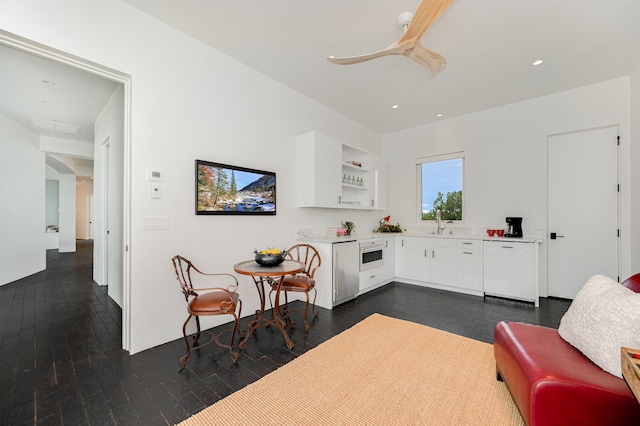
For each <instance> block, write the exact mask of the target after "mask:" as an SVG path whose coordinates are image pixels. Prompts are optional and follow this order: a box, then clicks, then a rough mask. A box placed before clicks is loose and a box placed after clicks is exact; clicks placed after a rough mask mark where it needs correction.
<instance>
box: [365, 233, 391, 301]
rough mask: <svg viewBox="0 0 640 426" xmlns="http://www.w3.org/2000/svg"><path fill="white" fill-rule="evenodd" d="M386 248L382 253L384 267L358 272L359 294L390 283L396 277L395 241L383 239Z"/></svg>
mask: <svg viewBox="0 0 640 426" xmlns="http://www.w3.org/2000/svg"><path fill="white" fill-rule="evenodd" d="M384 240H385V242H386V248H384V249H383V251H382V253H383V254H382V258H383V260H384V265H383V266H382V267H380V268H376V269H371V270H369V271H362V272H360V293H359V294H363V293H366V292H368V291H371V290H375V289H376V288H378V287H382V286H383V285H385V284H388V283H390V282H391V281H392V280H393V278H394V277H395V275H396V245H395V244H396V239H395V237H392V238H386V239H384Z"/></svg>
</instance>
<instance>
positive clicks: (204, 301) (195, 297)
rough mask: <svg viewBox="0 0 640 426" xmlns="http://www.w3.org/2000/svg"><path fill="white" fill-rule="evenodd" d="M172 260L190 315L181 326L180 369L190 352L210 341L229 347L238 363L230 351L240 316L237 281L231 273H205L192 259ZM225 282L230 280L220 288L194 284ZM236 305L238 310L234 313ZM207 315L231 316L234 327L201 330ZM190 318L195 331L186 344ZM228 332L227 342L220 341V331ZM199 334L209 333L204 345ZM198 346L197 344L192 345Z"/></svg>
mask: <svg viewBox="0 0 640 426" xmlns="http://www.w3.org/2000/svg"><path fill="white" fill-rule="evenodd" d="M171 261H172V262H173V268H174V269H175V271H176V276H177V279H178V282H179V283H180V288H181V289H182V293H183V294H184V298H185V300H186V302H187V312H188V313H189V316H188V317H187V320H186V321H185V322H184V325H183V326H182V335H183V336H184V342H185V344H186V346H187V353H186V354H185V355H184V356H183V357H181V358H180V359H179V361H178V362H179V363H180V368H184V366H185V365H186V364H187V360H188V359H189V355H191V351H193V350H196V349H200V348H202V347H204V346H206V345H208V344H209V343H211V342H214V341H215V342H216V344H217V345H218V346H220V347H222V348H226V349H229V352H230V353H231V360H232V361H233V362H234V363H237V362H238V352H236V351H234V350H233V344H234V339H235V336H236V332H239V330H240V323H239V321H240V315H241V313H242V301H241V300H240V298H239V296H238V293H236V290H237V288H238V280H237V279H236V277H234V276H233V275H231V274H207V273H204V272H202V271H200V270H199V269H198V268H196V267H195V266H194V265H193V263H191V261H189V260H188V259H186V258H184V257H182V256H174V257H173V259H171ZM201 281H207V282H221V283H222V282H224V283H230V284H229V285H228V286H227V287H226V288H222V287H200V288H196V287H194V282H198V283H199V282H201ZM236 308H238V313H237V314H236ZM210 315H232V316H233V328H231V329H227V330H223V331H221V332H219V333H214V332H212V331H202V330H201V329H200V317H201V316H210ZM191 317H195V318H196V326H197V330H196V332H195V334H194V335H193V345H194V346H192V345H190V344H189V338H188V337H187V324H188V323H189V321H190V320H191ZM228 331H231V340H230V341H229V343H228V344H226V343H222V342H221V341H220V336H221V335H222V334H223V333H226V332H228ZM201 334H208V335H209V336H211V338H210V339H209V340H208V341H207V342H206V343H203V344H200V345H197V343H198V339H199V338H200V335H201ZM195 345H197V346H195Z"/></svg>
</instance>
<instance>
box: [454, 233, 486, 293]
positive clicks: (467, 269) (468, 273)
mask: <svg viewBox="0 0 640 426" xmlns="http://www.w3.org/2000/svg"><path fill="white" fill-rule="evenodd" d="M456 250H457V252H456V271H457V280H456V285H457V286H458V287H460V288H466V289H469V290H482V251H481V250H480V241H478V240H458V242H457V249H456Z"/></svg>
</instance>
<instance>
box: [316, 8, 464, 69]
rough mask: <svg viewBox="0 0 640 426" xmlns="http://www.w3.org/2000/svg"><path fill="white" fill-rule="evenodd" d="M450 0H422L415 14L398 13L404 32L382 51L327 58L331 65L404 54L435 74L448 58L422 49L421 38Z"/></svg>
mask: <svg viewBox="0 0 640 426" xmlns="http://www.w3.org/2000/svg"><path fill="white" fill-rule="evenodd" d="M451 3H453V0H422V2H421V3H420V5H419V6H418V8H417V9H416V12H415V13H411V12H403V13H401V14H400V15H398V18H397V23H398V26H399V27H400V28H401V29H402V30H403V31H404V34H403V36H402V37H400V39H399V40H398V41H395V42H393V43H392V44H391V45H390V46H388V47H387V48H385V49H383V50H380V51H378V52H373V53H368V54H365V55H358V56H345V57H335V56H329V57H328V58H327V59H328V60H329V61H330V62H332V63H334V64H338V65H350V64H357V63H360V62H365V61H369V60H371V59H376V58H380V57H382V56H388V55H403V56H406V57H408V58H411V59H413V60H414V61H416V62H417V63H418V64H419V65H420V66H421V67H423V68H425V69H427V70H428V71H429V72H431V75H436V74H438V73H439V72H440V71H442V70H443V69H444V67H445V66H447V61H445V59H444V57H443V56H442V55H440V54H439V53H436V52H434V51H431V50H429V49H426V48H424V47H423V46H422V45H421V44H420V39H421V38H422V36H423V35H424V33H425V32H426V31H427V29H428V28H429V27H430V26H431V24H433V22H435V20H436V19H437V18H438V17H439V16H440V15H441V14H442V13H443V12H444V11H445V10H446V9H447V8H448V7H449V5H450V4H451Z"/></svg>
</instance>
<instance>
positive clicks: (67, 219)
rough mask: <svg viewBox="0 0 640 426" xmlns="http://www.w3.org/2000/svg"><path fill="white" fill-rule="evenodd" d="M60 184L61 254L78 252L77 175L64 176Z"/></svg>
mask: <svg viewBox="0 0 640 426" xmlns="http://www.w3.org/2000/svg"><path fill="white" fill-rule="evenodd" d="M59 182H60V206H59V209H60V216H59V220H60V232H58V238H59V239H60V243H59V246H58V251H59V252H60V253H72V252H75V251H76V175H70V174H62V173H60V177H59Z"/></svg>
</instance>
